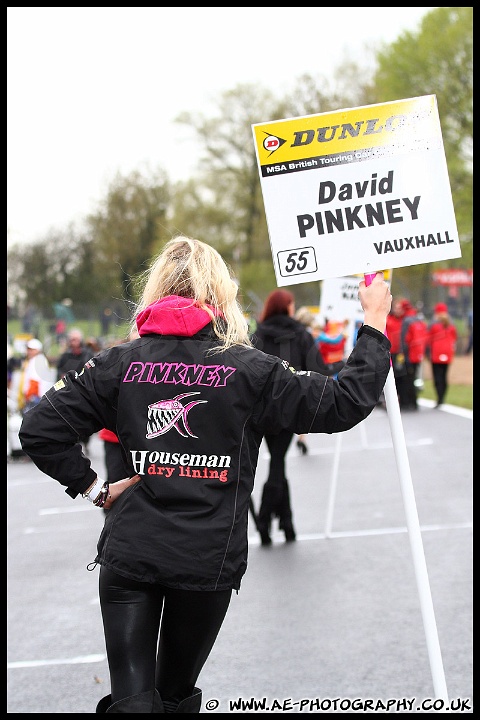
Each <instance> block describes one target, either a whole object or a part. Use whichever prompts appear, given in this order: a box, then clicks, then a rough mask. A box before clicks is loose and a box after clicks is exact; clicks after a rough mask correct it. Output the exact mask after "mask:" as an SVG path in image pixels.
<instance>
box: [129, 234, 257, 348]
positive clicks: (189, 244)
mask: <svg viewBox="0 0 480 720" xmlns="http://www.w3.org/2000/svg"><path fill="white" fill-rule="evenodd" d="M138 285H139V289H140V291H141V297H140V300H139V302H138V304H137V306H136V308H135V312H134V318H133V324H132V329H133V328H134V327H136V325H135V317H136V316H137V315H138V313H140V312H141V311H142V310H145V308H146V307H148V306H149V305H151V304H152V303H154V302H156V301H157V300H160V299H161V298H164V297H167V296H169V295H179V296H180V297H184V298H189V299H191V300H192V304H195V305H197V306H198V307H201V308H202V309H203V310H205V311H206V312H207V313H208V314H209V315H210V317H211V319H212V323H213V329H214V331H215V334H216V336H217V337H218V339H219V341H220V343H219V345H218V346H216V347H215V348H214V350H217V351H221V350H226V349H227V348H229V347H231V346H232V345H246V346H249V347H251V342H250V339H249V334H248V323H247V321H246V319H245V317H244V315H243V312H242V309H241V307H240V304H239V302H238V300H237V293H238V286H237V283H236V282H235V281H234V280H233V278H232V276H231V273H230V270H229V268H228V266H227V264H226V263H225V261H224V260H223V258H222V256H221V255H220V253H218V252H217V250H215V249H214V248H213V247H211V246H210V245H207V244H206V243H204V242H202V241H201V240H195V239H194V238H189V237H186V236H183V235H180V236H178V237H174V238H172V239H171V240H169V241H168V242H167V244H166V245H165V247H164V248H163V250H162V252H161V253H160V255H158V256H157V258H156V259H155V260H154V261H153V263H152V265H151V266H150V268H149V269H148V270H147V271H146V272H145V273H143V275H141V276H140V277H139V279H138Z"/></svg>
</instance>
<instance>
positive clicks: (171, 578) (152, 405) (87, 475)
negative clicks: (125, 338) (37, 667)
mask: <svg viewBox="0 0 480 720" xmlns="http://www.w3.org/2000/svg"><path fill="white" fill-rule="evenodd" d="M237 291H238V288H237V284H236V283H235V282H234V280H233V279H232V277H231V275H230V272H229V269H228V267H227V265H226V264H225V262H224V261H223V259H222V258H221V256H220V255H219V254H218V252H217V251H216V250H214V249H213V248H212V247H210V246H209V245H207V244H205V243H203V242H201V241H199V240H194V239H192V238H187V237H177V238H174V239H172V240H171V241H169V242H168V243H167V244H166V246H165V248H164V249H163V251H162V252H161V253H160V255H159V256H158V257H157V258H156V259H155V261H154V262H153V264H152V266H151V267H150V269H149V270H148V272H147V273H146V274H145V276H144V277H143V278H142V288H141V296H140V301H139V304H138V307H137V308H136V312H135V315H134V325H135V326H136V328H137V329H138V333H139V336H140V337H139V338H138V339H135V340H132V341H130V342H127V343H124V344H120V345H116V346H114V347H111V348H108V349H106V350H103V351H101V352H100V353H99V354H97V355H95V356H94V357H93V358H92V359H91V360H90V361H88V362H87V363H86V365H85V368H84V370H83V371H82V372H81V373H76V372H75V371H71V372H68V373H67V374H66V375H65V377H63V378H62V379H61V380H59V381H58V382H57V383H56V385H55V386H54V388H52V389H51V390H50V391H49V392H48V393H47V395H46V396H45V397H44V398H43V399H42V400H41V402H40V404H39V405H38V406H37V407H36V408H33V409H32V410H31V411H30V412H29V413H27V415H26V416H25V419H24V421H23V425H22V429H21V432H20V437H21V442H22V445H23V449H24V450H25V452H27V454H28V455H29V456H30V457H31V459H32V460H33V461H34V463H35V464H36V465H37V466H38V467H39V468H40V470H42V471H43V472H45V473H46V474H48V475H50V476H51V477H53V478H55V479H56V480H57V481H58V482H59V483H60V484H61V485H63V486H65V488H66V492H67V494H68V495H70V496H71V497H72V498H77V497H78V498H79V501H80V502H88V501H90V502H93V504H94V505H95V506H97V507H103V508H106V509H107V510H109V511H110V512H108V513H107V514H106V515H105V522H104V528H103V530H102V532H101V535H100V538H99V541H98V553H97V555H96V557H95V558H94V560H95V563H96V564H98V565H99V566H100V572H99V575H100V577H99V591H100V603H101V611H102V618H103V625H104V634H105V643H106V649H107V656H108V664H109V671H110V694H108V695H107V696H105V697H104V698H102V699H101V700H100V702H99V703H98V705H97V710H96V712H123V713H152V712H155V713H158V712H179V713H181V712H187V713H193V712H195V713H199V712H200V708H201V701H202V693H201V690H200V689H199V688H198V687H197V686H196V682H197V678H198V676H199V674H200V671H201V670H202V667H203V666H204V663H205V661H206V660H207V658H208V656H209V654H210V652H211V650H212V648H213V645H214V643H215V640H216V638H217V635H218V632H219V631H220V628H221V625H222V623H223V620H224V617H225V614H226V612H227V609H228V606H229V602H230V597H231V593H232V591H233V590H235V591H238V590H239V588H240V583H241V580H242V577H243V575H244V573H245V570H246V567H247V551H248V545H247V525H248V512H249V500H250V496H251V493H252V490H253V483H254V476H255V469H256V466H257V460H258V452H259V447H260V443H261V439H262V437H263V436H264V435H265V433H266V432H267V430H268V431H269V432H280V431H281V430H283V429H285V428H288V429H289V430H291V431H293V432H295V433H302V432H318V433H322V432H327V433H334V432H342V431H344V430H348V429H350V428H351V427H353V426H355V425H356V424H358V423H359V422H361V421H362V420H363V419H364V418H366V417H367V416H368V415H369V414H370V413H371V412H372V410H373V408H374V407H375V405H376V404H377V402H378V399H379V397H380V394H381V392H382V388H383V386H384V383H385V380H386V377H387V374H388V371H389V363H390V354H389V349H390V342H389V340H388V339H387V338H386V336H385V335H384V334H383V331H384V330H385V322H386V317H387V313H388V311H389V310H390V303H391V296H390V291H389V289H388V286H387V284H386V283H385V282H384V280H383V276H382V275H381V274H379V275H377V277H376V278H375V280H374V281H373V282H372V284H371V285H370V286H369V287H368V288H367V287H365V285H364V284H363V283H361V284H360V290H359V295H360V300H361V302H362V305H363V308H364V311H365V325H364V326H363V328H362V330H361V331H360V332H359V338H358V341H357V343H356V346H355V348H354V350H353V352H352V355H351V357H350V360H349V362H348V363H347V365H346V367H345V369H344V370H343V371H342V372H341V373H340V374H339V376H338V380H336V381H334V380H332V379H330V378H328V377H327V376H324V375H322V374H319V373H312V372H302V373H297V372H295V371H292V369H291V368H289V367H288V363H286V362H284V361H282V360H281V359H279V358H277V357H274V356H271V355H266V354H265V353H264V352H262V351H261V350H258V349H256V348H254V347H252V346H251V344H250V341H249V337H248V327H247V324H246V321H245V318H244V316H243V313H242V310H241V308H240V306H239V304H238V301H237ZM103 427H105V428H107V429H109V430H111V431H112V432H115V433H116V434H117V436H118V438H119V441H120V443H121V444H122V447H123V449H124V451H125V454H126V457H127V458H128V462H129V468H130V471H129V477H126V478H125V479H123V480H120V481H118V482H116V483H114V484H112V485H111V486H109V485H108V483H106V482H104V481H103V479H102V478H100V477H99V476H98V475H97V471H96V470H95V468H94V467H92V465H91V461H90V459H89V458H88V457H86V456H85V455H83V454H82V448H81V445H80V444H79V437H81V436H82V435H84V434H91V433H94V432H98V431H99V430H100V429H101V428H103ZM82 498H83V499H82ZM92 559H93V558H92ZM64 597H65V596H63V599H64ZM233 682H234V679H233V678H232V683H233ZM232 691H233V685H232Z"/></svg>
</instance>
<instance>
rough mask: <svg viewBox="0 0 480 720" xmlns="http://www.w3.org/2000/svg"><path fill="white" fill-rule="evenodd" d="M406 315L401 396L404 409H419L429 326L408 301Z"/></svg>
mask: <svg viewBox="0 0 480 720" xmlns="http://www.w3.org/2000/svg"><path fill="white" fill-rule="evenodd" d="M404 308H405V316H404V318H403V321H402V328H401V333H400V343H401V352H402V353H403V355H404V357H405V376H404V381H403V385H402V396H401V397H399V402H400V408H401V409H402V410H417V409H418V403H417V396H418V386H417V379H418V376H419V370H420V367H421V364H422V362H423V358H424V356H425V348H426V345H427V339H428V326H427V323H426V322H425V320H424V319H423V315H422V314H421V313H419V311H418V310H417V309H416V308H415V307H413V305H411V304H410V303H409V302H408V301H407V302H406V303H405V304H404Z"/></svg>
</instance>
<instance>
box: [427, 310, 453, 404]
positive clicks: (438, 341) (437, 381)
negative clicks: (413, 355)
mask: <svg viewBox="0 0 480 720" xmlns="http://www.w3.org/2000/svg"><path fill="white" fill-rule="evenodd" d="M456 346H457V329H456V327H455V325H454V324H453V323H452V321H451V320H450V316H449V314H448V308H447V306H446V305H445V303H437V304H436V305H435V308H434V316H433V321H432V323H431V325H430V327H429V329H428V349H429V355H430V362H431V365H432V377H433V384H434V386H435V392H436V394H437V405H436V407H437V408H438V407H440V406H441V405H442V404H443V401H444V399H445V395H446V393H447V390H448V369H449V367H450V365H451V363H452V361H453V358H454V357H455V351H456Z"/></svg>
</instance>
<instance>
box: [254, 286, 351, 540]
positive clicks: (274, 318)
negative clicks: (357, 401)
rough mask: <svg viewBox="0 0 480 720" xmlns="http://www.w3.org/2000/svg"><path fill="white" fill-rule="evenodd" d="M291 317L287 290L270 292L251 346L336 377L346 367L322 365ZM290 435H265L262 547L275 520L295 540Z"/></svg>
mask: <svg viewBox="0 0 480 720" xmlns="http://www.w3.org/2000/svg"><path fill="white" fill-rule="evenodd" d="M294 315H295V297H294V295H293V294H292V293H291V292H289V291H288V290H281V289H279V290H273V291H272V292H271V293H270V294H269V295H268V297H267V299H266V300H265V304H264V307H263V311H262V313H261V316H260V318H259V322H258V324H257V328H256V330H255V333H254V335H253V337H252V342H253V343H254V345H255V346H256V347H257V348H259V349H260V350H263V352H266V353H268V354H269V355H275V356H276V357H279V358H281V359H282V360H285V361H286V362H288V364H289V366H290V367H292V368H294V369H295V370H314V371H315V372H320V373H322V374H323V375H335V374H336V373H337V372H339V371H340V370H341V369H342V367H343V366H344V364H345V363H344V362H343V361H341V362H336V363H331V364H328V365H327V364H325V362H324V361H323V358H322V356H321V354H320V352H319V351H318V348H317V346H316V344H315V340H314V339H313V336H312V334H311V333H310V332H309V331H308V330H307V328H306V327H305V325H304V324H303V323H301V322H299V321H298V320H297V319H296V318H295V317H294ZM293 435H294V433H293V432H291V431H290V430H282V431H281V432H279V433H277V434H271V435H270V434H267V435H265V442H266V444H267V447H268V450H269V453H270V467H269V473H268V478H267V481H266V483H265V485H264V486H263V491H262V500H261V504H260V510H259V512H258V514H257V515H256V516H255V520H256V527H257V530H258V532H259V533H260V538H261V542H262V545H271V544H272V539H271V537H270V530H271V525H272V519H273V518H274V517H278V519H279V528H280V530H283V532H284V533H285V540H286V542H293V541H294V540H295V539H296V534H295V529H294V526H293V516H292V508H291V503H290V489H289V485H288V480H287V477H286V474H285V464H286V454H287V451H288V448H289V447H290V443H291V441H292V438H293Z"/></svg>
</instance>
